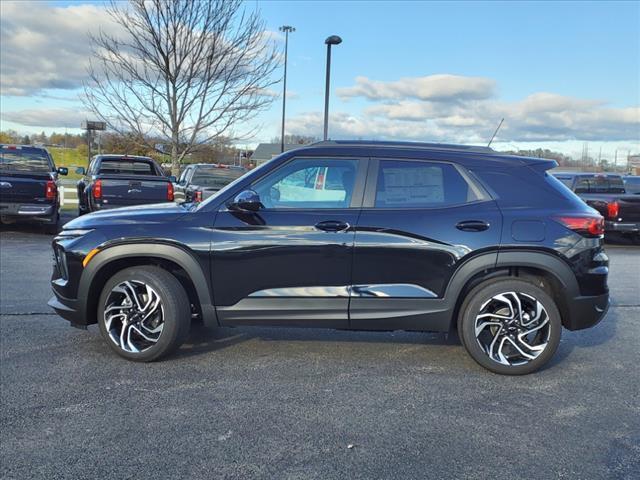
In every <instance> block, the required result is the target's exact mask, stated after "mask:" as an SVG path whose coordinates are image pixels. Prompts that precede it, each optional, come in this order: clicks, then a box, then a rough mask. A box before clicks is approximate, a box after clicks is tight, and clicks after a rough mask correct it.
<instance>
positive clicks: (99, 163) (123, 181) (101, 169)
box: [76, 155, 175, 215]
mask: <svg viewBox="0 0 640 480" xmlns="http://www.w3.org/2000/svg"><path fill="white" fill-rule="evenodd" d="M76 172H77V173H79V174H80V175H83V178H82V179H80V180H79V181H78V186H77V188H78V214H79V215H84V214H85V213H88V212H95V211H97V210H105V209H109V208H118V207H124V206H132V205H145V204H149V203H158V202H173V182H174V181H175V178H174V177H170V176H165V174H164V172H163V170H162V168H160V165H158V164H157V163H156V161H155V160H153V159H152V158H148V157H137V156H131V155H97V156H95V157H93V159H92V160H91V163H90V164H89V169H88V170H85V169H84V168H83V167H79V168H78V169H77V170H76Z"/></svg>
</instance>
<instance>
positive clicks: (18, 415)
mask: <svg viewBox="0 0 640 480" xmlns="http://www.w3.org/2000/svg"><path fill="white" fill-rule="evenodd" d="M50 240H51V237H50V236H47V235H44V234H41V233H39V232H38V231H37V230H33V229H21V228H11V229H9V230H6V229H5V230H4V231H2V232H1V233H0V246H1V249H0V250H1V257H0V261H1V270H0V293H1V297H0V302H1V310H0V313H1V315H0V362H1V363H0V385H1V407H2V408H1V416H0V418H1V425H0V432H1V433H0V441H1V443H0V455H1V457H0V476H1V477H2V478H20V479H23V478H32V477H33V478H103V477H109V478H136V479H139V478H170V477H172V478H238V479H247V478H279V479H294V478H296V479H297V478H305V479H306V478H316V479H332V478H336V479H338V478H340V479H343V478H366V479H370V478H438V479H440V478H454V477H455V478H478V479H481V478H498V477H500V478H608V479H609V478H612V479H631V478H638V472H639V471H640V368H639V366H638V361H639V359H640V355H638V345H640V291H639V290H640V287H639V285H640V247H633V246H624V245H623V246H620V245H611V246H609V247H608V253H609V256H610V258H611V276H610V286H611V291H612V296H613V306H612V308H611V309H610V311H609V313H608V315H607V317H606V318H605V319H604V320H603V321H602V322H601V323H600V324H599V325H598V326H596V327H595V328H593V329H590V330H585V331H581V332H567V331H565V332H564V336H563V339H562V343H561V345H560V348H559V351H558V353H557V354H556V356H555V358H554V360H553V361H552V362H551V364H550V365H549V366H548V367H547V368H546V369H544V370H543V371H541V372H539V373H537V374H533V375H529V376H526V377H515V378H514V377H503V376H498V375H494V374H492V373H489V372H488V371H486V370H483V369H482V368H480V367H479V366H477V365H476V364H475V363H474V362H473V361H472V360H471V359H470V357H468V356H467V355H466V353H465V352H464V349H463V347H462V346H461V345H460V344H459V343H457V342H456V341H455V340H453V341H452V340H451V339H449V340H446V339H445V338H444V337H443V336H441V335H435V334H420V333H401V332H399V333H368V332H339V331H326V330H294V329H275V328H273V329H267V328H259V329H249V328H246V329H219V330H217V331H209V330H206V329H204V328H203V327H201V326H199V325H194V327H193V328H192V332H191V336H190V339H189V341H188V342H187V344H186V345H184V346H183V348H182V349H181V350H180V351H179V353H178V354H177V355H176V356H174V357H171V358H170V359H168V360H165V361H162V362H158V363H153V364H135V363H130V362H127V361H125V360H123V359H121V358H119V357H117V356H116V355H115V354H113V353H111V351H110V350H109V348H108V346H107V345H106V344H105V343H103V341H102V339H101V338H100V335H99V332H98V329H97V327H95V326H94V327H91V328H90V329H89V330H88V331H81V330H76V329H73V328H70V327H69V325H68V323H67V322H66V321H64V320H62V319H61V318H59V317H57V316H56V315H55V314H54V313H53V312H52V311H50V310H49V309H48V307H47V306H46V301H47V300H48V298H49V297H50V288H49V283H48V282H49V275H50V271H51V253H50V247H49V243H50ZM350 446H351V448H349V447H350Z"/></svg>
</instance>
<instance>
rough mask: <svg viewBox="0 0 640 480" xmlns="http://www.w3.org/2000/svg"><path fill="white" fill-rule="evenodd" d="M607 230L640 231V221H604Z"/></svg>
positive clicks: (621, 231)
mask: <svg viewBox="0 0 640 480" xmlns="http://www.w3.org/2000/svg"><path fill="white" fill-rule="evenodd" d="M604 230H605V232H619V233H640V223H634V222H610V221H606V222H604Z"/></svg>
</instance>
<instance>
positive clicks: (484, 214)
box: [349, 159, 502, 330]
mask: <svg viewBox="0 0 640 480" xmlns="http://www.w3.org/2000/svg"><path fill="white" fill-rule="evenodd" d="M501 228H502V217H501V214H500V212H499V210H498V207H497V206H496V204H495V202H494V201H493V200H492V199H490V197H489V196H488V194H487V193H486V192H485V191H484V190H483V189H482V188H481V187H480V186H479V185H477V183H476V182H474V181H473V180H472V178H471V177H470V175H469V174H468V173H467V172H465V171H464V170H463V169H462V168H460V167H458V166H456V165H455V164H453V163H447V162H440V161H438V162H432V161H424V160H405V159H379V160H378V159H375V160H374V159H372V160H371V161H370V167H369V175H368V180H367V186H366V192H365V198H364V205H363V209H362V213H361V215H360V219H359V221H358V226H357V231H356V237H355V250H354V261H353V276H352V291H351V304H350V310H349V311H350V325H351V326H352V327H353V328H362V329H387V328H391V329H406V330H444V329H447V328H448V326H449V323H448V322H449V318H448V317H447V316H446V315H444V314H442V310H441V309H442V304H443V302H442V299H443V297H444V294H445V289H446V286H447V284H448V282H449V280H450V278H451V276H452V275H453V273H454V271H455V270H456V268H458V266H459V265H460V264H461V263H462V262H464V261H465V260H466V259H467V258H469V257H470V256H472V255H473V254H474V253H477V252H479V251H482V249H484V248H486V247H491V246H497V245H499V240H500V231H501Z"/></svg>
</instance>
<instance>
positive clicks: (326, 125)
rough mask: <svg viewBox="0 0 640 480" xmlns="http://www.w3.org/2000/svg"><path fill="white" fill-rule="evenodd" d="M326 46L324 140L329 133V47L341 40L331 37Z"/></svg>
mask: <svg viewBox="0 0 640 480" xmlns="http://www.w3.org/2000/svg"><path fill="white" fill-rule="evenodd" d="M324 43H325V44H326V45H327V81H326V85H325V90H324V139H325V140H326V139H327V135H328V133H329V79H330V78H331V45H340V44H341V43H342V39H341V38H340V37H339V36H338V35H331V36H330V37H327V39H326V40H325V41H324Z"/></svg>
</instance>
